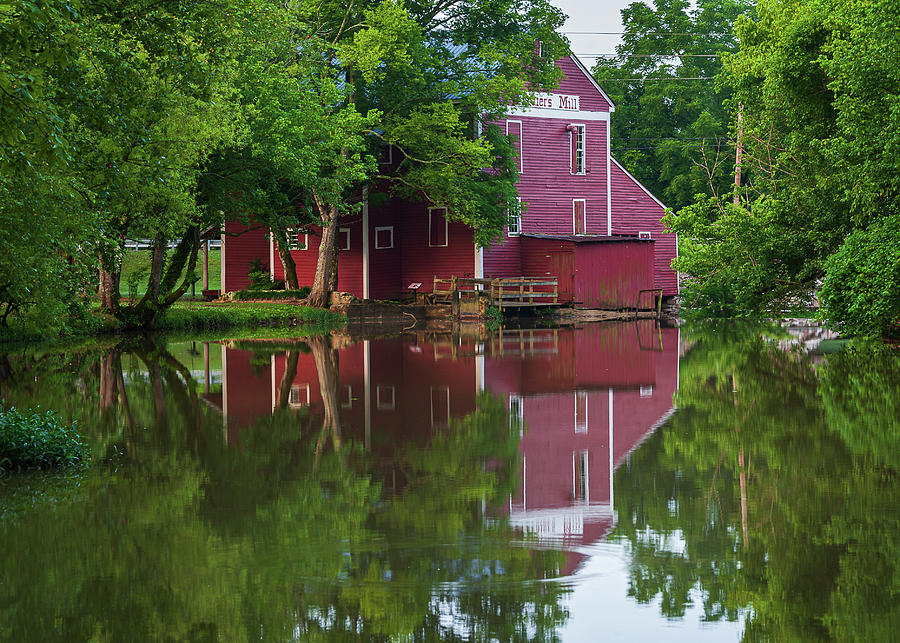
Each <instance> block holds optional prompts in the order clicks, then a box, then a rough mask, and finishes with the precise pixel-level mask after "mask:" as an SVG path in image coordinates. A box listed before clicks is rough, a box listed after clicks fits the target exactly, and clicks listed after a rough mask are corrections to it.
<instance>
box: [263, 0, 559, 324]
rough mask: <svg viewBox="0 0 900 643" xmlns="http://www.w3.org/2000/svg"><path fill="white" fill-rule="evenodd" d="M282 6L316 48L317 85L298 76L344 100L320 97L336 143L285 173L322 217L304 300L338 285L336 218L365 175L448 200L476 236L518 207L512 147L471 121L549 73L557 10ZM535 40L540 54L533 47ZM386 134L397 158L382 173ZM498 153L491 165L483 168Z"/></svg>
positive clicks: (315, 300) (538, 3)
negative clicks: (303, 169)
mask: <svg viewBox="0 0 900 643" xmlns="http://www.w3.org/2000/svg"><path fill="white" fill-rule="evenodd" d="M291 10H292V11H293V12H294V13H293V19H294V20H295V23H296V24H295V25H294V27H293V29H294V30H297V31H299V33H300V34H302V35H303V36H304V37H305V38H306V39H307V40H309V41H310V42H312V43H316V44H314V45H313V46H312V49H313V50H314V49H316V48H318V49H319V53H318V54H317V57H316V58H315V59H312V58H311V59H310V69H311V70H315V72H314V73H313V76H315V77H317V78H319V79H320V81H319V84H318V85H317V84H316V83H309V82H306V81H302V82H301V85H302V87H303V88H304V89H306V90H308V89H310V88H311V89H312V91H314V92H315V91H319V90H320V87H321V88H326V87H327V85H328V83H329V82H330V83H331V85H333V86H334V87H337V88H338V89H339V90H340V91H341V92H342V93H343V97H342V99H341V100H338V101H328V100H323V101H321V103H322V107H323V108H324V110H325V111H324V112H323V113H322V114H321V116H320V117H317V118H316V120H317V121H318V122H322V123H323V124H325V125H326V129H327V133H330V134H331V135H330V136H329V137H328V138H327V139H325V140H328V141H332V142H333V143H331V144H329V146H328V149H327V150H323V149H319V150H318V151H315V152H314V156H316V158H317V159H318V163H319V164H320V166H319V168H320V169H319V171H318V172H317V173H312V174H308V175H307V176H305V177H302V176H297V177H296V179H292V180H294V181H295V185H296V187H297V188H298V189H299V190H300V191H301V192H302V193H303V194H304V195H306V204H307V205H308V206H309V207H310V209H311V210H312V212H313V215H314V216H313V219H314V221H316V222H317V223H318V224H319V225H321V227H322V239H321V242H320V248H319V254H318V265H317V267H316V276H315V280H314V282H313V286H312V292H311V293H310V295H309V299H308V302H309V303H310V304H312V305H317V306H322V305H325V304H326V303H327V297H328V293H329V292H330V291H331V290H333V289H334V287H335V285H336V275H337V271H336V262H337V254H336V252H335V240H336V235H337V222H338V219H339V217H340V215H341V214H344V213H348V212H352V211H354V209H355V208H357V207H358V204H359V202H360V200H361V191H362V188H363V187H366V186H367V185H370V184H372V182H373V181H375V182H377V183H376V185H375V186H374V187H381V188H384V187H386V188H387V189H388V190H390V191H392V192H394V193H395V194H398V195H401V196H406V197H411V198H424V199H425V200H426V201H429V202H432V203H435V204H440V205H444V206H447V207H448V208H449V212H450V216H451V218H455V219H457V220H460V221H463V222H465V223H468V224H469V225H472V226H473V227H474V228H475V231H476V239H477V240H478V241H479V242H480V243H486V242H487V241H489V240H490V239H492V238H494V237H495V236H497V235H498V234H499V232H500V230H501V229H502V227H503V225H504V224H505V223H506V221H507V219H508V217H509V213H510V211H514V210H515V208H517V207H518V205H517V202H516V199H515V191H514V184H515V180H516V174H515V169H514V167H513V163H512V156H513V148H512V146H511V144H510V142H509V141H508V140H506V139H505V138H504V139H503V140H501V139H500V137H499V135H498V133H496V132H492V133H491V134H490V135H488V136H486V137H482V138H477V137H476V136H475V126H474V120H475V119H476V118H480V117H481V115H482V114H485V113H494V114H497V113H500V112H502V109H503V108H505V107H506V106H507V105H509V104H512V103H517V102H522V100H523V99H524V97H525V96H526V94H527V92H528V91H529V85H528V81H532V87H534V88H538V87H544V86H548V85H551V84H552V83H554V82H555V81H556V80H557V79H558V76H559V73H558V71H557V70H556V69H555V67H554V66H553V60H554V58H555V57H556V56H558V55H560V54H561V53H562V52H563V50H564V42H563V40H562V39H561V38H560V37H559V36H558V35H557V34H556V33H555V29H556V27H558V26H559V25H561V23H562V14H561V13H560V12H559V11H558V10H556V9H555V8H553V7H552V6H551V5H550V4H549V3H547V2H545V1H544V0H522V1H519V2H515V3H509V4H502V5H497V4H496V3H482V2H475V3H464V2H456V1H454V2H415V3H410V4H408V5H403V4H402V3H399V2H394V1H393V0H379V1H369V2H354V3H350V4H346V3H337V2H330V1H327V2H310V1H304V2H299V3H297V4H296V5H292V6H291ZM538 40H541V41H543V42H545V49H546V51H547V54H548V56H547V57H546V58H538V57H536V56H535V55H534V54H535V42H536V41H538ZM326 79H328V80H326ZM363 115H365V116H364V117H363ZM326 116H327V118H326ZM329 118H330V119H331V120H329ZM298 140H299V139H298ZM322 140H323V139H322V137H321V135H320V136H319V137H317V138H313V139H307V140H306V142H305V143H304V145H306V146H308V147H315V146H317V145H319V144H320V142H321V141H322ZM361 143H362V144H364V145H365V146H366V148H365V150H363V149H362V148H361V147H360V145H361ZM385 145H391V146H393V148H394V150H395V151H396V153H397V155H398V156H399V162H397V163H396V164H395V165H394V166H392V167H391V168H389V171H383V170H387V169H388V168H385V167H384V166H382V171H380V172H379V171H378V170H377V165H376V160H377V158H378V156H379V155H380V154H381V152H382V151H383V149H384V147H385ZM295 149H299V148H295ZM496 155H499V157H500V159H501V160H500V162H499V163H497V164H496V171H490V170H488V171H486V168H491V167H492V166H494V165H495V162H494V158H495V156H496ZM276 234H278V233H276Z"/></svg>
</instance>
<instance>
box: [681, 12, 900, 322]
mask: <svg viewBox="0 0 900 643" xmlns="http://www.w3.org/2000/svg"><path fill="white" fill-rule="evenodd" d="M898 24H900V8H898V6H897V5H896V3H889V2H864V1H861V0H860V1H857V0H853V1H851V2H837V1H836V0H790V1H787V2H781V1H776V0H762V1H761V2H759V3H758V5H757V7H756V13H755V16H753V17H750V16H742V17H739V18H738V20H737V21H736V32H737V35H738V39H739V41H740V49H739V50H738V52H737V53H735V54H733V55H726V56H724V62H725V71H724V72H723V74H722V76H721V80H722V82H723V83H724V84H726V85H728V86H729V87H731V88H732V89H733V92H734V95H733V99H732V102H731V106H732V109H734V110H735V111H737V110H738V109H739V108H740V109H741V110H742V112H741V113H742V116H743V120H742V124H743V133H744V158H745V161H744V164H743V172H744V181H743V183H742V187H741V189H740V190H739V192H738V194H737V195H736V196H737V197H738V198H739V199H740V207H741V208H743V209H744V210H746V214H745V215H742V216H732V215H731V213H727V214H726V213H725V212H723V213H722V218H723V221H722V227H725V228H728V230H727V231H726V232H725V233H723V234H721V235H713V236H710V237H704V236H703V235H702V231H703V225H702V223H701V224H698V223H697V222H696V219H700V218H702V217H703V216H704V215H708V214H709V213H710V210H711V209H710V206H709V204H708V203H705V197H704V199H701V200H698V203H697V205H696V208H697V209H698V210H697V211H695V212H693V213H689V214H688V218H691V217H693V219H695V221H694V222H693V223H690V222H689V223H687V224H685V225H684V226H682V229H683V230H684V231H685V232H686V233H687V234H688V236H690V237H691V239H690V242H689V244H688V246H687V247H686V250H685V251H684V253H683V255H684V256H683V259H684V261H683V262H682V264H681V265H682V267H683V269H684V270H685V271H686V272H689V273H690V274H691V276H692V277H693V278H695V279H696V280H699V281H701V282H705V281H707V280H708V279H709V277H710V274H711V272H712V271H711V270H710V268H711V264H710V261H709V259H710V258H711V257H714V256H719V257H722V258H737V261H735V262H734V263H733V264H732V263H723V264H722V265H721V267H720V268H719V269H718V271H717V280H718V281H720V282H728V283H730V284H733V290H734V291H736V295H735V300H736V304H737V306H738V307H739V308H752V309H756V310H759V309H766V308H772V307H775V308H778V307H780V306H782V305H784V303H785V302H786V301H798V300H799V299H803V298H806V297H807V296H808V295H809V294H810V293H811V292H812V291H814V290H815V288H816V287H817V286H818V285H819V284H820V283H821V280H822V279H823V277H825V275H826V270H828V271H830V272H831V277H830V279H829V281H830V284H829V286H828V287H827V288H826V291H825V295H826V298H827V300H828V304H826V305H827V306H828V312H827V315H828V317H829V320H830V321H831V322H832V323H833V324H835V325H839V326H843V327H844V328H845V329H846V330H847V331H848V332H851V333H858V334H872V333H878V332H882V333H883V332H885V331H886V329H888V328H890V327H891V326H892V325H893V324H894V323H895V320H896V319H897V316H898V314H900V313H898V311H900V303H898V302H900V300H898V298H897V297H896V295H895V293H892V292H890V288H891V286H890V284H892V283H894V284H895V283H896V280H897V277H896V274H897V273H896V263H895V262H896V254H895V253H894V248H895V247H896V241H888V240H887V239H885V240H884V243H882V239H879V238H874V237H873V238H867V233H866V232H864V231H863V230H865V229H867V228H869V226H872V225H876V224H878V221H880V220H882V219H884V220H885V221H887V222H888V223H884V224H883V227H879V228H877V230H878V231H879V233H881V234H884V233H887V236H889V237H890V238H891V239H894V240H895V239H896V235H894V233H893V231H891V230H890V228H894V229H896V221H897V218H896V217H897V213H898V211H900V183H898V176H900V154H898V153H897V152H898V148H897V145H898V144H897V140H898V138H897V132H898V131H900V121H898V114H900V110H898V106H900V102H898V101H900V98H898V97H900V72H898V70H897V68H896V66H895V65H892V64H891V63H890V62H889V61H890V60H891V59H892V56H893V52H895V51H896V50H897V47H898V46H900V35H898V34H900V30H898V29H896V28H895V26H896V25H898ZM722 199H723V201H724V200H725V197H724V196H723V197H722ZM719 209H720V210H723V211H724V208H723V207H722V206H721V205H720V207H719ZM679 214H681V213H679ZM714 216H719V215H714ZM748 221H753V224H752V225H745V224H746V223H747V222H748ZM891 221H893V222H894V223H889V222H891ZM875 229H876V228H871V230H873V231H874V230H875ZM857 230H859V231H860V232H854V231H857ZM845 241H846V245H845V246H844V247H843V249H842V250H840V253H839V255H838V256H836V257H834V258H833V259H832V260H830V261H829V257H831V256H832V255H833V254H834V253H835V252H838V250H839V248H841V246H842V244H844V243H845ZM712 244H725V245H727V246H728V247H727V248H711V247H709V246H710V245H712ZM866 255H868V256H866ZM826 262H828V263H826ZM879 270H882V271H884V272H883V273H882V274H879V275H877V277H875V275H873V274H872V272H873V271H879ZM865 275H870V276H872V277H874V278H873V279H869V278H866V277H865ZM894 290H896V288H894Z"/></svg>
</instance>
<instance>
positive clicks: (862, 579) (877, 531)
mask: <svg viewBox="0 0 900 643" xmlns="http://www.w3.org/2000/svg"><path fill="white" fill-rule="evenodd" d="M689 339H691V340H692V341H694V342H695V343H694V347H693V349H692V351H691V352H690V353H689V354H688V355H687V356H686V357H685V358H684V359H683V360H682V362H681V383H680V390H679V393H678V400H677V401H678V406H679V409H680V410H679V412H678V414H676V415H675V416H674V417H673V419H672V420H671V422H670V423H669V424H668V425H667V426H665V427H663V428H662V429H661V430H660V432H659V433H658V434H656V435H654V436H653V437H652V438H651V439H650V440H648V442H647V443H645V445H644V447H643V448H642V449H641V450H640V451H638V452H636V453H634V454H632V456H631V458H630V460H629V463H628V465H627V466H626V467H624V468H623V469H622V470H620V471H619V473H618V474H617V479H616V482H615V489H616V509H617V512H618V516H619V524H618V527H617V530H616V531H617V534H618V535H619V536H620V537H624V538H627V539H628V540H629V541H631V543H632V545H633V551H634V554H633V561H632V578H631V593H632V594H633V595H634V596H635V597H636V598H637V599H638V600H640V601H649V600H651V599H653V598H654V597H657V596H660V597H661V598H662V608H661V609H662V611H663V613H664V614H665V615H667V616H680V615H683V614H684V610H685V605H686V604H687V603H688V602H689V601H690V598H689V592H690V591H691V589H692V588H697V589H700V590H701V591H702V596H703V599H702V600H703V607H704V613H705V618H706V619H713V620H714V619H718V618H728V619H736V618H738V617H739V615H740V613H741V610H745V624H746V627H745V634H744V639H745V640H747V641H756V640H775V641H792V640H796V641H807V640H818V639H836V640H869V641H871V640H890V638H891V636H892V634H891V632H893V631H896V628H897V627H898V625H900V624H898V618H900V610H898V608H897V604H896V601H895V600H894V597H895V596H896V595H897V592H898V591H900V567H898V561H900V557H898V556H897V554H898V545H900V539H898V535H900V529H898V527H900V524H898V512H897V507H898V505H900V494H898V490H897V485H896V475H897V470H896V468H889V467H886V466H885V465H884V464H883V463H884V462H885V459H886V456H885V454H884V453H883V452H879V451H881V450H883V449H885V448H890V444H888V441H887V440H888V439H887V437H886V434H885V432H884V431H883V430H879V428H878V427H886V426H887V422H888V421H889V419H888V418H889V417H890V416H888V415H883V414H882V412H878V413H876V414H875V416H876V417H872V416H871V415H869V413H870V403H869V402H868V401H867V400H868V399H869V398H866V397H865V396H863V395H858V396H857V397H856V398H854V395H853V394H848V393H847V389H846V387H845V386H843V384H844V383H847V382H850V383H852V382H859V381H867V385H869V386H871V387H872V388H873V390H879V391H885V390H888V389H890V387H889V386H887V383H888V382H897V381H898V378H900V368H898V364H897V363H896V362H890V363H888V362H885V361H880V362H879V361H877V360H874V359H872V358H868V359H865V360H858V359H856V358H854V353H853V352H852V351H851V352H850V353H848V354H847V355H844V356H840V357H838V358H836V359H835V358H832V359H831V361H830V362H829V363H828V364H827V365H826V366H824V367H823V369H824V373H823V374H822V379H821V381H820V379H819V374H818V373H817V372H816V370H815V368H814V365H813V361H812V360H811V358H809V357H808V356H805V355H803V354H800V353H794V352H785V351H782V350H779V349H778V348H777V347H775V346H774V345H773V344H771V343H769V342H767V341H765V340H763V339H762V338H761V337H759V336H757V337H753V336H750V337H746V336H745V337H743V338H741V339H740V340H739V341H731V342H728V343H723V342H721V341H720V340H717V339H716V336H715V334H713V333H706V334H699V335H696V334H695V335H694V336H693V337H690V336H689ZM729 339H731V338H729ZM873 365H875V369H872V368H871V366H873ZM863 371H866V372H865V374H864V373H863ZM851 390H852V387H851ZM820 396H821V397H820ZM822 398H824V403H823V399H822ZM886 398H887V399H886V400H885V403H884V407H885V408H886V409H887V411H888V412H890V409H891V408H896V406H895V405H896V400H897V394H896V387H894V391H893V393H892V394H889V395H887V396H886ZM826 409H834V410H829V411H828V413H826V412H825V410H826ZM860 410H862V412H863V413H864V414H866V415H867V416H868V417H869V419H868V420H867V422H868V426H871V427H873V428H874V433H875V435H876V436H879V437H871V438H870V439H869V440H867V441H866V440H858V441H857V442H856V443H855V444H854V442H853V441H851V440H848V441H847V442H845V441H844V440H842V439H841V436H845V437H846V436H848V435H854V434H855V433H854V431H853V430H848V429H847V428H840V427H836V426H830V422H832V421H834V418H836V417H838V416H839V417H840V418H841V421H842V422H844V421H845V420H846V418H856V417H857V414H858V413H859V412H860ZM895 417H896V416H894V418H895ZM878 418H880V419H878ZM891 421H893V420H891ZM841 426H844V427H846V426H851V427H856V426H858V425H857V424H856V423H855V419H851V420H850V421H849V423H848V424H842V425H841ZM848 442H849V446H850V447H852V449H853V452H852V451H851V449H849V448H848ZM854 452H855V453H854ZM892 452H893V453H896V452H897V450H896V442H894V449H893V451H892ZM741 454H743V455H744V459H743V466H742V463H741ZM742 474H744V476H745V481H744V485H742V484H741V476H742ZM742 492H743V493H742ZM742 501H743V503H742ZM742 504H743V506H742ZM745 530H746V531H745ZM745 533H746V537H745V535H744V534H745ZM892 628H893V629H892Z"/></svg>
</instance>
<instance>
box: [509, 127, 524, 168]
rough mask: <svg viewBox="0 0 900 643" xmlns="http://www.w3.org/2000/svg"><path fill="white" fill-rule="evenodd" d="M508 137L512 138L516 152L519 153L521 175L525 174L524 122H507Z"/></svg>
mask: <svg viewBox="0 0 900 643" xmlns="http://www.w3.org/2000/svg"><path fill="white" fill-rule="evenodd" d="M506 135H507V136H512V137H513V138H514V139H515V141H514V142H513V144H514V145H515V148H516V150H518V152H519V163H518V168H519V174H524V173H525V145H524V144H523V140H522V121H506Z"/></svg>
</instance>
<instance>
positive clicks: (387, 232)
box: [375, 226, 394, 250]
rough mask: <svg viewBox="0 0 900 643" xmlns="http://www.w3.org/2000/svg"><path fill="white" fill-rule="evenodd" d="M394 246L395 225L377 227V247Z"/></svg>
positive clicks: (382, 248)
mask: <svg viewBox="0 0 900 643" xmlns="http://www.w3.org/2000/svg"><path fill="white" fill-rule="evenodd" d="M393 247H394V226H383V227H380V228H375V249H376V250H384V249H386V248H393Z"/></svg>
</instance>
